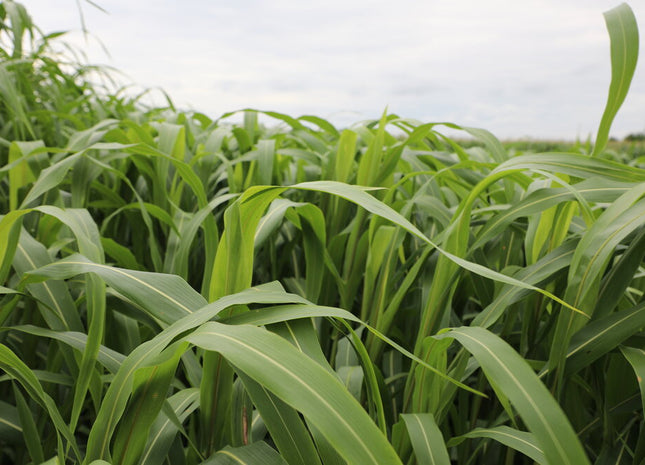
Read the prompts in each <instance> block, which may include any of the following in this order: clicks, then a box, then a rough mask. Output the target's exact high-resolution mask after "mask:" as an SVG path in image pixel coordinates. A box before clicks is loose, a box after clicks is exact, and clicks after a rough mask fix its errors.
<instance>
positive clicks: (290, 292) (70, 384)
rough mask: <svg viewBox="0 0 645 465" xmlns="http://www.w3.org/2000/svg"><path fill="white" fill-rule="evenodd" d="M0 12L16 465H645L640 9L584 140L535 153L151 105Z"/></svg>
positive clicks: (10, 409)
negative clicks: (631, 112) (627, 112)
mask: <svg viewBox="0 0 645 465" xmlns="http://www.w3.org/2000/svg"><path fill="white" fill-rule="evenodd" d="M0 18H1V19H2V22H1V24H0V54H1V56H2V60H1V62H0V95H1V100H0V166H1V168H0V213H1V214H2V216H0V298H1V299H0V463H1V464H3V465H4V464H27V463H43V462H44V463H47V464H59V465H62V464H66V463H69V464H72V463H83V464H105V463H110V464H115V465H116V464H120V465H126V464H128V465H129V464H144V465H156V464H162V463H168V464H173V465H175V464H180V465H181V464H186V465H192V464H202V463H203V464H208V465H215V464H250V465H259V464H262V465H265V464H267V465H269V464H276V465H277V464H289V465H323V464H324V465H341V464H354V465H369V464H386V465H389V464H392V465H394V464H418V465H427V464H438V465H448V464H458V465H471V464H507V465H510V464H531V463H534V462H535V463H538V464H551V465H562V464H569V465H584V464H591V463H595V464H631V463H634V464H643V463H645V431H644V428H645V422H644V418H643V404H644V402H645V382H644V381H643V379H644V377H645V351H644V349H645V337H644V336H645V333H643V331H642V329H643V328H644V327H645V303H644V300H643V291H644V290H645V280H644V273H643V258H644V255H645V169H644V166H643V165H644V164H645V163H644V160H643V158H642V157H637V156H633V155H631V154H630V153H628V152H616V151H613V150H605V148H606V145H607V142H608V138H609V132H610V126H611V122H612V120H613V118H614V116H615V114H616V112H617V111H618V109H619V107H620V106H621V104H622V102H623V100H624V98H625V96H626V94H627V90H628V87H629V83H630V82H631V79H632V76H633V73H634V68H635V66H636V57H637V55H638V30H637V27H636V23H635V19H634V16H633V14H632V12H631V10H630V9H629V7H628V6H627V5H624V4H623V5H621V6H619V7H617V8H615V9H613V10H611V11H609V12H607V13H605V19H606V23H607V28H608V31H609V34H610V39H611V69H612V81H611V87H610V89H609V94H608V100H607V107H606V110H605V113H604V115H603V116H602V121H601V123H600V125H599V128H598V132H597V136H596V138H595V145H593V146H592V145H585V144H579V145H578V146H577V147H576V148H575V150H570V151H562V152H543V153H531V152H526V151H518V150H516V149H507V148H506V147H505V146H504V145H503V144H501V143H500V142H499V141H498V140H497V139H496V138H495V137H494V136H493V135H492V134H490V133H489V132H487V131H485V130H482V129H473V128H459V127H458V126H456V125H448V126H450V127H451V128H453V129H461V130H462V131H463V134H464V135H465V136H468V137H474V138H475V139H476V140H477V141H479V143H480V145H479V146H472V147H468V148H467V147H465V146H464V145H462V144H460V143H458V142H456V141H455V140H453V139H451V138H449V137H446V136H445V135H444V134H443V133H442V131H443V130H445V127H446V125H441V124H430V123H428V124H423V123H419V122H417V121H412V120H408V119H404V118H400V117H398V116H396V115H392V114H387V113H385V114H383V116H382V117H381V118H380V119H379V120H374V121H366V122H361V123H357V124H355V125H353V126H351V127H349V128H346V129H343V130H340V129H338V128H336V127H334V126H333V125H332V124H330V123H329V122H328V121H326V120H324V119H321V118H319V117H315V116H301V117H299V118H295V117H290V116H287V115H283V114H278V113H272V112H259V111H255V110H245V111H242V112H241V115H243V122H240V123H231V122H230V121H231V118H230V117H231V116H232V115H231V114H229V115H224V116H223V117H221V118H219V119H217V120H212V119H211V118H209V117H208V116H206V115H204V114H200V113H195V112H191V113H186V112H181V111H178V110H176V109H175V108H174V107H173V106H172V104H170V103H169V105H168V107H166V108H148V107H146V106H145V105H143V104H142V103H141V101H140V99H137V98H131V97H128V96H127V95H126V94H125V93H123V92H120V91H118V90H117V91H114V90H112V91H111V90H110V86H109V83H110V80H109V75H107V74H105V73H104V72H103V71H102V70H101V69H96V68H93V67H89V66H86V65H83V64H80V63H79V62H78V61H77V60H76V59H75V58H74V55H73V54H71V53H70V52H69V51H66V52H61V51H60V50H65V49H64V47H62V46H61V45H60V44H61V40H63V39H64V38H60V37H58V35H49V36H47V35H43V34H42V33H41V32H40V31H39V30H38V29H37V28H36V27H35V26H34V25H33V24H32V23H31V20H30V18H29V15H28V13H27V12H26V10H25V8H24V7H23V6H22V5H20V4H19V3H15V2H12V1H3V2H2V3H1V4H0ZM603 91H604V90H603V89H599V90H598V92H603ZM260 114H262V115H263V116H262V119H259V118H258V117H259V115H260ZM599 116H600V115H599ZM563 117H565V116H563ZM265 121H271V123H269V124H267V123H265Z"/></svg>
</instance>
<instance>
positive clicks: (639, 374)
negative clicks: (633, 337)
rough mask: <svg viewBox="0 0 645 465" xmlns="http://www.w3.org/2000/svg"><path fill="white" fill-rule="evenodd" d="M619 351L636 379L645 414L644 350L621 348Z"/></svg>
mask: <svg viewBox="0 0 645 465" xmlns="http://www.w3.org/2000/svg"><path fill="white" fill-rule="evenodd" d="M620 351H621V352H622V353H623V355H624V356H625V358H626V359H627V361H628V362H629V363H630V365H631V366H632V368H633V369H634V373H635V374H636V379H637V380H638V388H639V389H640V391H641V401H642V405H643V412H645V350H643V349H638V348H635V347H626V346H623V347H621V348H620Z"/></svg>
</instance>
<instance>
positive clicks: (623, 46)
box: [592, 3, 638, 156]
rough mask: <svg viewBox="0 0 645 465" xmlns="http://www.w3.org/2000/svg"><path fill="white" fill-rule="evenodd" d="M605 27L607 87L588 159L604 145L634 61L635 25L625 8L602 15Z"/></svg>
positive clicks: (636, 50) (628, 83)
mask: <svg viewBox="0 0 645 465" xmlns="http://www.w3.org/2000/svg"><path fill="white" fill-rule="evenodd" d="M605 23H606V25H607V31H608V32H609V39H610V42H611V44H610V45H611V84H610V85H609V96H608V97H607V104H606V106H605V111H604V113H603V115H602V120H601V121H600V126H599V127H598V134H597V135H596V145H595V146H594V150H593V153H592V156H598V155H600V153H601V152H602V151H603V150H604V149H605V147H606V145H607V141H608V140H609V130H610V128H611V123H612V122H613V121H614V118H615V117H616V113H618V110H619V108H620V106H621V105H622V104H623V101H624V100H625V97H626V96H627V92H628V91H629V86H630V84H631V82H632V77H633V76H634V70H635V69H636V62H637V61H638V25H637V24H636V18H635V17H634V13H633V12H632V9H631V8H630V7H629V5H627V4H626V3H622V4H620V5H618V6H617V7H615V8H613V9H611V10H609V11H607V12H605Z"/></svg>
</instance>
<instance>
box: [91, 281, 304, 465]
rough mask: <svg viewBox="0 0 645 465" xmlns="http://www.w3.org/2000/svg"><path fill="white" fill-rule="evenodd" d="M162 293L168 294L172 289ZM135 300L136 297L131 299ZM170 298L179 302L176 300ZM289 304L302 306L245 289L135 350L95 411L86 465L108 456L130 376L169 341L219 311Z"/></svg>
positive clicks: (280, 296)
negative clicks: (264, 304)
mask: <svg viewBox="0 0 645 465" xmlns="http://www.w3.org/2000/svg"><path fill="white" fill-rule="evenodd" d="M121 279H127V278H121ZM133 289H134V291H135V292H136V291H137V290H140V291H142V293H143V295H146V289H145V287H143V286H139V287H137V286H135V287H134V288H133ZM166 290H168V291H171V290H172V288H171V289H166ZM135 297H137V296H136V295H135ZM171 297H172V298H180V297H179V296H171ZM289 302H291V303H295V302H298V303H306V301H304V299H302V298H301V297H298V296H295V295H291V294H286V293H285V292H283V291H276V290H271V289H267V288H266V287H265V288H261V287H258V288H252V289H248V290H246V291H244V292H240V293H238V294H234V295H230V296H225V297H222V298H221V299H218V300H217V301H215V302H213V303H212V304H209V305H207V306H205V307H203V308H196V309H193V310H194V311H193V313H190V314H188V315H187V316H185V317H184V318H182V319H180V320H178V321H176V322H175V323H174V324H172V325H170V326H169V327H168V328H166V329H165V330H164V331H162V332H161V333H159V334H157V336H155V337H154V338H153V339H151V340H149V341H147V342H145V343H143V344H141V345H140V346H138V347H137V348H136V349H135V350H134V351H132V353H131V354H130V355H128V357H127V358H126V359H125V360H124V361H123V363H122V364H121V367H120V368H119V371H118V372H117V373H116V375H115V376H114V379H113V380H112V383H111V384H110V387H109V388H108V390H107V392H106V394H105V396H104V398H103V402H102V404H101V408H100V409H99V412H98V414H97V416H96V421H95V422H94V425H93V427H92V429H91V431H90V435H89V438H88V442H87V459H86V461H88V462H89V461H92V460H98V459H105V458H107V457H108V456H109V444H110V441H111V439H112V436H113V433H114V429H115V427H116V424H117V422H118V421H119V420H120V418H121V416H122V415H123V412H124V410H125V408H126V404H127V401H128V398H129V397H130V394H131V392H132V386H133V382H134V373H135V372H136V370H137V369H139V368H141V367H142V366H145V364H146V363H147V362H149V361H150V360H152V359H154V357H156V356H157V355H158V354H159V353H161V351H162V350H164V349H165V348H166V347H167V346H168V344H170V343H171V342H172V341H173V339H175V338H176V337H177V336H179V335H180V334H184V333H186V332H187V331H190V330H191V329H194V328H195V327H197V326H199V325H201V324H203V323H205V322H206V321H208V320H210V319H212V318H213V317H215V316H216V315H217V314H218V313H220V312H221V311H223V310H225V309H227V308H229V307H231V306H234V305H248V304H250V303H269V304H270V303H273V304H277V303H281V304H282V303H289ZM142 303H143V305H144V306H145V305H148V306H153V305H154V303H153V302H146V301H145V299H143V300H142ZM148 310H149V309H148Z"/></svg>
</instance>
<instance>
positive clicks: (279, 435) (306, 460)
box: [237, 370, 320, 465]
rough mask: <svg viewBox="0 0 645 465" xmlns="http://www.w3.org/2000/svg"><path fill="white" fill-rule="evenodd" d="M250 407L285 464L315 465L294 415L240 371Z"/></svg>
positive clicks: (315, 456)
mask: <svg viewBox="0 0 645 465" xmlns="http://www.w3.org/2000/svg"><path fill="white" fill-rule="evenodd" d="M237 374H238V376H239V377H240V378H241V379H242V381H243V383H244V386H245V387H246V390H247V392H248V393H249V396H251V400H252V401H253V404H255V406H256V408H257V409H258V412H259V413H260V416H261V417H262V421H264V423H265V425H266V427H267V430H268V431H269V433H270V434H271V439H272V440H273V441H274V442H275V445H276V447H277V449H278V451H280V455H282V457H283V458H284V459H285V460H286V461H287V463H288V464H289V465H310V464H311V465H316V464H318V465H319V464H320V458H319V457H318V453H317V452H316V448H315V446H314V443H313V441H312V439H311V436H310V434H309V431H307V428H306V427H305V425H304V423H303V422H302V419H301V418H300V415H299V414H298V412H297V411H296V410H295V409H294V408H292V407H291V406H290V405H288V404H287V403H285V402H284V401H282V400H281V399H280V398H279V397H277V396H275V395H274V394H272V393H271V392H269V391H268V390H267V389H266V388H265V387H264V386H263V385H262V384H260V383H257V382H255V381H254V380H253V379H252V378H251V377H249V376H248V375H246V374H245V373H244V372H242V371H241V370H238V371H237Z"/></svg>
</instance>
